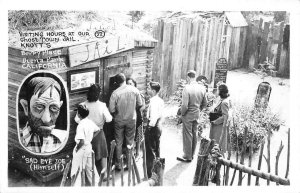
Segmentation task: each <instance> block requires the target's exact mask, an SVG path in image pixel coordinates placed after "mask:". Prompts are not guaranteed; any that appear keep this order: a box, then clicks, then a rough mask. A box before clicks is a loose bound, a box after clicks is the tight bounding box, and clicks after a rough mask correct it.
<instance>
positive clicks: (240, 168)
mask: <svg viewBox="0 0 300 193" xmlns="http://www.w3.org/2000/svg"><path fill="white" fill-rule="evenodd" d="M227 131H229V128H228V129H227ZM247 134H248V129H247V128H245V129H244V137H243V141H244V142H243V148H242V152H241V154H240V162H238V159H239V154H238V151H236V154H237V155H236V160H235V161H232V160H230V159H231V150H229V151H228V154H227V158H224V157H223V156H222V155H221V154H220V152H219V151H220V150H219V146H218V144H217V143H216V141H215V140H209V139H205V138H203V139H202V140H201V144H200V149H199V154H198V160H197V167H196V172H195V176H194V181H193V185H195V186H207V185H209V182H210V181H211V182H213V183H216V185H224V186H228V185H230V186H232V185H233V182H234V180H235V176H236V173H237V172H238V185H239V186H241V185H242V184H243V179H244V177H245V176H246V175H247V178H248V179H247V185H248V186H250V185H251V179H252V176H253V177H255V185H256V186H258V185H260V182H259V180H260V179H264V180H267V185H270V182H274V183H276V185H290V180H289V179H288V175H289V162H290V129H289V130H288V145H287V146H288V147H287V149H288V150H287V165H286V173H285V176H284V177H280V176H278V167H279V166H278V163H279V158H280V155H281V152H282V149H283V147H284V146H283V145H282V142H281V144H280V146H279V149H278V151H277V154H276V156H275V159H276V162H275V174H271V161H270V160H271V155H270V146H271V144H270V137H271V132H270V131H269V132H268V137H267V156H265V155H263V150H264V145H265V142H263V143H262V145H261V148H260V154H259V160H258V166H257V169H256V168H254V167H253V166H252V165H251V164H252V155H253V149H252V148H251V147H252V146H251V145H250V153H249V163H248V167H247V166H245V163H244V161H245V158H246V153H245V152H246V145H247V144H246V137H247ZM250 141H251V142H252V143H253V134H252V135H251V137H250ZM229 144H230V138H229ZM229 147H230V145H229ZM263 157H264V158H265V161H266V162H267V166H268V171H266V172H264V171H261V163H262V160H263V159H262V158H263ZM221 166H224V173H223V178H221ZM230 169H234V171H233V173H232V172H231V173H232V176H230ZM230 178H231V180H230ZM221 179H223V180H222V182H221ZM229 182H230V183H229Z"/></svg>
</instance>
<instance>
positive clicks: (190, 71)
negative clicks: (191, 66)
mask: <svg viewBox="0 0 300 193" xmlns="http://www.w3.org/2000/svg"><path fill="white" fill-rule="evenodd" d="M187 74H194V75H196V71H195V70H189V71H188V73H187Z"/></svg>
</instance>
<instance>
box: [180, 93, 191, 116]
mask: <svg viewBox="0 0 300 193" xmlns="http://www.w3.org/2000/svg"><path fill="white" fill-rule="evenodd" d="M188 104H189V94H188V93H187V90H186V87H184V89H183V91H182V104H181V116H184V115H185V114H186V112H187V110H188Z"/></svg>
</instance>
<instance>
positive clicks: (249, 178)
mask: <svg viewBox="0 0 300 193" xmlns="http://www.w3.org/2000/svg"><path fill="white" fill-rule="evenodd" d="M253 137H254V133H251V138H250V155H249V165H248V166H249V168H251V164H252V153H253ZM250 185H251V174H248V186H250Z"/></svg>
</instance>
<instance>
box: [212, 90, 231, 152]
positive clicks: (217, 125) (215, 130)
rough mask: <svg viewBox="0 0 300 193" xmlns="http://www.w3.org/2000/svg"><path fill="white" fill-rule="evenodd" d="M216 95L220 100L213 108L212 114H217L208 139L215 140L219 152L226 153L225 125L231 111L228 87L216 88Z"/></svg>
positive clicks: (226, 135)
mask: <svg viewBox="0 0 300 193" xmlns="http://www.w3.org/2000/svg"><path fill="white" fill-rule="evenodd" d="M217 95H218V96H219V97H220V100H219V101H218V102H217V103H216V105H215V106H214V108H213V112H214V113H215V114H218V115H219V116H218V118H216V119H215V120H213V121H211V130H210V139H215V140H216V142H217V143H218V144H219V145H220V148H221V151H222V152H223V153H225V152H226V151H227V139H228V135H229V134H228V132H227V125H228V119H229V111H230V109H231V101H230V99H229V92H228V87H227V86H226V85H225V84H221V85H219V86H218V90H217Z"/></svg>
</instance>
